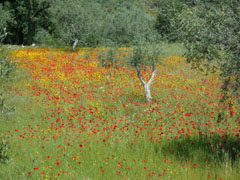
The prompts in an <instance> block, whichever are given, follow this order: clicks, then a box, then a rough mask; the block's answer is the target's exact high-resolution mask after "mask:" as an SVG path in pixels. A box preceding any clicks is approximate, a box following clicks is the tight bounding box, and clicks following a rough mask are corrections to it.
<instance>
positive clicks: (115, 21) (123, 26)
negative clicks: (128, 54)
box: [103, 2, 158, 46]
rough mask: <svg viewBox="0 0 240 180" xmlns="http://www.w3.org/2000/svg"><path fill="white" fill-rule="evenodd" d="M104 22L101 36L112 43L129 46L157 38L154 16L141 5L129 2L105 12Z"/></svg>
mask: <svg viewBox="0 0 240 180" xmlns="http://www.w3.org/2000/svg"><path fill="white" fill-rule="evenodd" d="M105 22H106V23H105V26H104V27H105V28H104V29H103V37H105V39H106V40H107V41H108V42H112V43H113V44H114V45H118V46H123V45H124V46H129V45H136V44H139V43H140V42H153V41H157V40H158V34H157V31H156V30H155V29H154V23H155V18H154V17H153V16H151V15H150V14H149V13H148V12H146V9H144V8H143V7H140V6H137V5H134V4H131V3H129V2H128V3H122V4H121V5H120V6H119V7H117V8H116V9H115V10H114V11H113V12H110V13H107V17H106V20H105ZM105 44H108V43H107V42H106V43H105Z"/></svg>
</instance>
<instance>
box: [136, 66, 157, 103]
mask: <svg viewBox="0 0 240 180" xmlns="http://www.w3.org/2000/svg"><path fill="white" fill-rule="evenodd" d="M136 69H137V74H138V78H139V79H140V81H141V83H142V85H143V87H144V90H145V96H146V101H149V102H150V101H151V100H152V96H151V90H150V87H151V84H152V81H153V79H154V76H155V74H156V64H155V63H152V69H153V70H152V74H151V77H150V79H149V81H148V82H147V83H146V82H145V81H144V79H143V77H142V75H141V70H140V68H139V66H136Z"/></svg>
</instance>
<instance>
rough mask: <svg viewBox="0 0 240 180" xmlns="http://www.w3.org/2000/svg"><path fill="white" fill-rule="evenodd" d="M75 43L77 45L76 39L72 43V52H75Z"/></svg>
mask: <svg viewBox="0 0 240 180" xmlns="http://www.w3.org/2000/svg"><path fill="white" fill-rule="evenodd" d="M77 43H78V39H77V38H76V39H75V40H74V43H73V46H72V50H73V51H75V50H76V47H77Z"/></svg>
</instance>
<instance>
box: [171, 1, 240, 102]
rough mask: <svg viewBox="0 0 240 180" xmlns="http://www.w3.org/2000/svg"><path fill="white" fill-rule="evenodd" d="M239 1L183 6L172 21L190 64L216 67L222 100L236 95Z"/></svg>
mask: <svg viewBox="0 0 240 180" xmlns="http://www.w3.org/2000/svg"><path fill="white" fill-rule="evenodd" d="M239 3H240V2H239V1H238V0H214V1H205V2H204V3H201V4H198V5H197V6H193V7H191V8H188V9H186V10H185V11H183V12H182V13H181V14H180V15H179V16H178V17H177V18H176V21H175V22H176V27H177V29H178V33H179V35H180V36H181V38H182V41H183V42H184V44H185V46H186V48H187V53H186V56H187V60H188V61H189V62H191V63H192V64H193V67H194V68H197V69H200V70H207V71H208V72H209V71H214V70H215V69H219V70H220V72H221V73H220V77H221V78H222V80H223V85H222V90H223V93H224V95H223V98H222V101H224V102H226V100H227V101H228V99H229V97H230V96H235V97H239V95H240V23H239V22H240V6H239ZM238 99H239V98H238Z"/></svg>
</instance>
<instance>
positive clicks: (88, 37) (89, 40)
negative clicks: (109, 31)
mask: <svg viewBox="0 0 240 180" xmlns="http://www.w3.org/2000/svg"><path fill="white" fill-rule="evenodd" d="M51 12H52V15H53V16H54V17H55V19H56V24H57V35H58V36H59V38H60V39H61V40H62V41H63V42H65V44H66V45H71V46H72V49H73V51H74V50H75V48H76V47H77V45H80V46H96V45H97V44H98V38H99V36H98V32H97V31H99V30H100V29H101V26H102V24H101V22H102V20H101V18H102V17H104V16H103V12H102V10H101V8H100V7H99V4H97V3H94V2H91V3H88V2H86V1H83V0H59V1H55V2H54V4H53V6H52V9H51Z"/></svg>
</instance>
